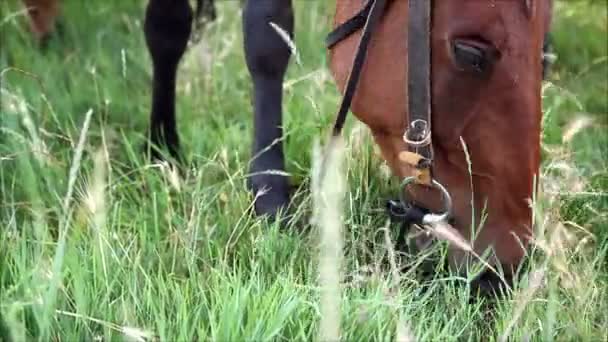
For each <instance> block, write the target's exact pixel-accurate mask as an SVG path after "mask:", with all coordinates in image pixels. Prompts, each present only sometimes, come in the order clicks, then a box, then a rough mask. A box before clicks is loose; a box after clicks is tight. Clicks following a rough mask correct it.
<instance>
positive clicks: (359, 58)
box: [333, 0, 387, 136]
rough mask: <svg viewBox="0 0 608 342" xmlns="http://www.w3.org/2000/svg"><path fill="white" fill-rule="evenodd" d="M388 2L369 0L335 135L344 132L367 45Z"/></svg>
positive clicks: (336, 123) (338, 115) (337, 117)
mask: <svg viewBox="0 0 608 342" xmlns="http://www.w3.org/2000/svg"><path fill="white" fill-rule="evenodd" d="M386 3H387V0H369V4H371V5H370V6H371V7H370V12H369V15H368V17H367V21H366V22H365V26H364V27H363V33H362V34H361V40H359V46H358V47H357V51H356V53H355V58H354V60H353V65H352V67H351V70H350V73H349V75H348V81H347V82H346V88H345V90H344V96H343V97H342V102H341V103H340V109H339V110H338V114H337V115H336V121H335V123H334V129H333V135H334V136H338V135H340V133H341V132H342V128H344V123H345V121H346V115H347V114H348V111H349V110H350V105H351V103H352V101H353V96H354V95H355V90H356V89H357V84H358V83H359V77H360V76H361V71H362V69H363V63H364V62H365V57H366V56H367V46H368V45H369V42H370V40H371V35H372V32H373V31H374V29H375V27H376V25H377V24H378V22H379V21H380V18H381V17H382V14H383V13H384V9H385V7H386Z"/></svg>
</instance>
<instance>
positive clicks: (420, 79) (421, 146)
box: [326, 0, 452, 226]
mask: <svg viewBox="0 0 608 342" xmlns="http://www.w3.org/2000/svg"><path fill="white" fill-rule="evenodd" d="M387 2H388V0H368V2H367V3H366V4H365V6H364V7H363V9H361V10H360V11H359V12H358V13H357V14H356V15H355V16H353V17H352V18H350V19H349V20H347V21H346V22H344V23H343V24H341V25H339V26H338V27H336V28H335V29H334V30H333V31H332V32H331V33H329V35H328V36H327V39H326V45H327V48H328V49H331V48H332V47H334V46H335V45H336V44H337V43H339V42H340V41H342V40H344V39H346V38H347V37H348V36H350V35H351V34H353V33H355V32H357V31H358V30H359V29H363V32H362V34H361V38H360V40H359V46H358V47H357V50H356V53H355V57H354V60H353V65H352V67H351V70H350V73H349V75H348V80H347V82H346V87H345V90H344V95H343V97H342V102H341V104H340V108H339V110H338V114H337V116H336V121H335V123H334V128H333V136H334V137H336V136H339V135H340V133H341V132H342V128H343V127H344V123H345V121H346V115H347V114H348V112H349V110H350V106H351V103H352V100H353V96H354V93H355V90H356V88H357V84H358V82H359V77H360V76H361V71H362V69H363V64H364V62H365V58H366V55H367V48H368V45H369V42H370V39H371V35H372V34H373V32H374V30H375V28H376V27H377V25H378V23H379V21H380V19H381V17H382V15H383V14H384V13H385V11H386V8H387ZM431 10H432V0H409V12H408V16H409V17H408V33H407V36H408V42H407V44H408V49H407V53H408V56H407V58H408V62H407V65H408V75H407V95H408V111H407V112H408V118H407V121H408V125H407V127H406V128H405V132H404V134H403V140H404V141H405V143H406V144H407V145H408V147H409V151H404V152H401V153H400V155H399V159H400V161H402V162H404V163H407V164H409V165H410V166H412V168H413V169H414V170H415V171H414V175H413V176H411V177H406V178H405V179H403V180H402V183H401V185H402V189H401V193H400V203H396V202H392V203H390V202H389V209H391V211H392V214H393V216H398V217H400V219H401V220H402V221H403V222H404V223H405V224H406V225H407V226H409V225H411V224H419V225H422V224H434V223H437V222H441V221H444V220H447V219H448V217H449V215H450V212H451V207H452V203H451V198H450V195H449V193H448V191H447V190H446V189H445V188H444V187H443V185H441V183H439V182H438V181H437V180H435V179H433V176H432V164H433V144H432V131H431V39H430V38H431ZM404 95H405V92H404ZM412 183H416V184H419V185H424V186H430V187H435V188H437V189H439V190H440V191H441V193H442V196H443V200H444V205H445V211H444V212H443V213H442V214H433V213H429V211H428V210H425V209H423V208H420V207H418V206H415V205H414V204H413V203H411V201H410V200H408V199H407V198H406V195H405V194H406V187H407V186H408V185H410V184H412Z"/></svg>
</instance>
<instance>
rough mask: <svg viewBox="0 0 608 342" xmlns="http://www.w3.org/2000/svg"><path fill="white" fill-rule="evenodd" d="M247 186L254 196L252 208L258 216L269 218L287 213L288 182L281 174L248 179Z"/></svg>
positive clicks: (275, 217) (280, 216) (273, 218)
mask: <svg viewBox="0 0 608 342" xmlns="http://www.w3.org/2000/svg"><path fill="white" fill-rule="evenodd" d="M249 188H250V189H251V191H252V192H253V196H254V201H255V202H254V209H255V213H256V215H258V216H267V217H268V218H270V219H271V220H276V219H278V218H283V217H285V216H286V215H287V209H288V206H289V184H288V182H287V179H286V178H285V177H282V176H274V175H273V176H262V177H259V176H258V177H254V179H250V184H249Z"/></svg>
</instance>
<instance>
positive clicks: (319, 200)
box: [312, 137, 345, 341]
mask: <svg viewBox="0 0 608 342" xmlns="http://www.w3.org/2000/svg"><path fill="white" fill-rule="evenodd" d="M313 154H314V165H313V179H312V189H313V209H314V223H315V224H316V226H317V227H318V229H319V233H320V241H319V243H320V246H319V247H320V251H319V252H320V253H319V285H320V290H321V301H320V311H321V321H320V326H319V335H318V338H319V341H338V340H340V315H341V310H340V300H341V289H340V281H341V267H342V258H343V255H342V246H343V242H342V212H343V208H342V201H343V197H344V191H345V175H344V173H343V171H342V165H343V157H344V143H343V140H342V138H340V137H337V138H332V140H330V142H329V144H328V146H327V150H326V153H325V155H324V158H321V156H320V151H319V148H318V146H315V149H314V151H313Z"/></svg>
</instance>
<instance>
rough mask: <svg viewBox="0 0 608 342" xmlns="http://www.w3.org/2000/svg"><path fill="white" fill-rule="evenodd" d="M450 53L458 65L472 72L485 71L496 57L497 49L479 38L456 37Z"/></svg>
mask: <svg viewBox="0 0 608 342" xmlns="http://www.w3.org/2000/svg"><path fill="white" fill-rule="evenodd" d="M452 54H453V57H454V60H455V62H456V63H457V64H458V66H459V67H460V68H462V69H464V70H466V71H470V72H474V73H479V74H481V73H485V72H487V71H488V70H489V69H490V68H491V67H492V65H493V64H494V62H496V60H497V59H498V57H499V56H498V55H499V53H498V50H496V48H494V47H493V46H492V45H491V44H488V43H486V42H484V41H482V40H480V39H457V40H455V41H454V42H453V44H452Z"/></svg>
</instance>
